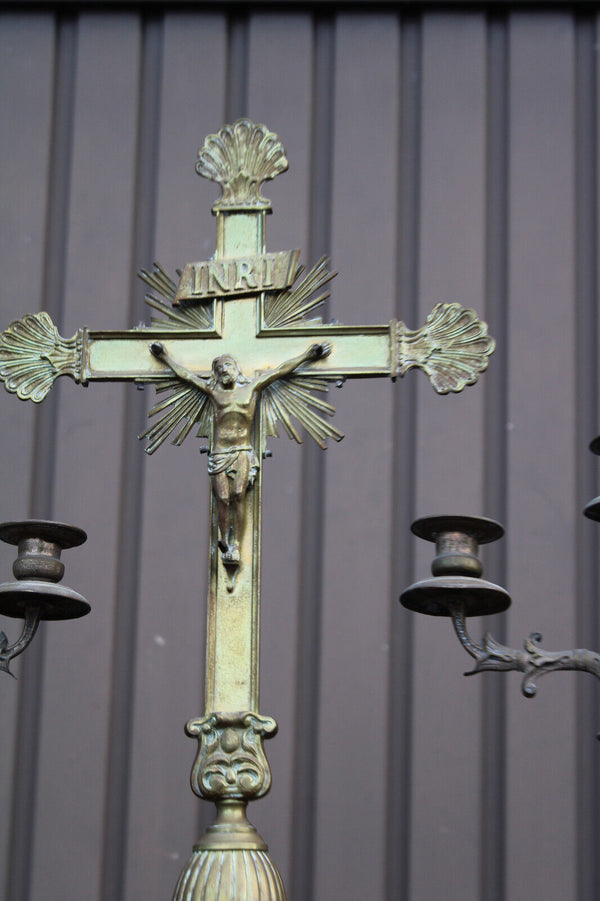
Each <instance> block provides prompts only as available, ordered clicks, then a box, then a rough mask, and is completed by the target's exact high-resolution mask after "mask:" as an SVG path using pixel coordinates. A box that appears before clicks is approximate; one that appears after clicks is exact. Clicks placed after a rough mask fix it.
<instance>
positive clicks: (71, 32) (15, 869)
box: [7, 16, 77, 901]
mask: <svg viewBox="0 0 600 901" xmlns="http://www.w3.org/2000/svg"><path fill="white" fill-rule="evenodd" d="M76 52H77V27H76V22H75V20H74V18H72V17H71V16H66V17H59V19H58V21H57V24H56V32H55V51H54V55H55V62H54V72H53V83H52V132H51V135H50V138H49V148H50V150H49V166H48V200H47V207H46V226H45V240H44V259H43V265H42V285H43V307H44V309H45V310H47V311H48V312H49V313H50V315H51V317H52V318H53V320H54V321H55V322H56V323H58V324H59V325H60V323H61V321H62V299H63V291H64V280H65V244H66V233H67V228H68V219H67V216H68V201H69V184H70V162H71V142H72V126H73V88H74V74H75V64H76ZM57 408H58V398H57V395H56V394H55V395H54V397H53V398H52V399H51V400H50V402H49V403H48V404H46V405H45V407H44V408H42V409H40V410H38V411H36V417H35V424H34V435H33V444H34V455H33V457H32V461H31V462H32V473H31V478H30V489H29V492H30V493H29V505H28V506H29V511H30V515H32V517H34V518H41V519H51V518H52V513H53V501H54V475H55V449H56V412H57ZM36 638H37V639H38V640H37V641H36V645H35V648H33V649H32V653H31V654H30V655H29V656H28V658H27V660H26V661H25V663H24V665H23V666H22V669H21V684H20V691H19V712H18V719H17V729H16V732H17V735H16V757H15V763H16V768H15V775H14V794H13V816H12V831H11V837H10V850H9V856H8V870H7V898H8V899H9V901H12V899H17V898H19V899H21V901H27V899H28V898H29V897H30V891H31V884H32V868H31V865H30V858H29V855H30V853H31V847H32V845H33V836H34V828H35V824H36V816H37V806H36V801H37V777H38V770H39V762H40V757H39V753H40V749H39V747H38V745H37V743H35V742H32V741H31V735H32V733H33V732H34V731H35V729H36V727H37V724H38V723H39V720H40V718H41V713H42V698H43V678H42V675H43V670H44V649H45V648H44V645H45V641H44V639H45V630H44V628H42V629H40V630H39V631H38V634H37V636H36Z"/></svg>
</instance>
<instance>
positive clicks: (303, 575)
mask: <svg viewBox="0 0 600 901" xmlns="http://www.w3.org/2000/svg"><path fill="white" fill-rule="evenodd" d="M334 52H335V26H334V22H333V19H332V18H331V17H330V16H328V15H320V14H319V15H317V16H316V17H315V24H314V35H313V57H312V65H313V71H312V120H311V127H310V140H311V151H310V171H311V173H312V175H311V184H310V195H309V230H308V241H307V247H306V255H307V259H309V260H315V261H316V260H317V259H319V257H320V256H323V255H325V254H329V253H330V247H331V165H332V153H333V136H332V123H333V114H334V111H333V64H334ZM328 309H329V308H328V304H327V303H325V305H324V309H323V319H324V321H327V320H328ZM324 470H325V460H324V459H323V456H322V453H321V451H320V449H319V448H318V447H317V446H316V445H315V444H314V443H313V442H307V443H306V444H305V445H304V448H303V450H302V476H301V478H302V488H301V491H302V506H301V509H300V516H301V526H300V547H299V560H300V566H299V572H298V582H299V586H298V596H299V602H300V606H299V609H298V639H297V646H296V647H297V650H296V654H297V667H298V674H297V677H296V679H297V682H296V703H295V707H296V711H302V716H301V717H300V718H298V716H297V715H296V723H295V739H294V744H295V755H294V764H293V766H294V772H295V783H294V792H293V798H292V811H291V815H292V818H293V823H294V831H293V834H292V857H291V864H290V881H289V886H288V890H289V893H290V896H291V897H295V898H308V897H311V896H312V895H313V892H314V890H315V884H314V879H315V868H316V848H315V838H316V828H315V827H316V822H315V818H316V798H317V791H318V772H317V755H318V743H319V737H320V736H319V727H318V723H319V709H320V708H319V703H320V698H319V678H320V672H321V606H322V582H323V539H324V534H323V514H324V510H323V498H324V479H325V471H324ZM307 718H309V721H310V722H311V724H312V729H311V730H310V734H309V735H308V737H307V736H306V720H307Z"/></svg>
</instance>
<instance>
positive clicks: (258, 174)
mask: <svg viewBox="0 0 600 901" xmlns="http://www.w3.org/2000/svg"><path fill="white" fill-rule="evenodd" d="M287 168H288V161H287V158H286V155H285V150H284V148H283V145H282V144H281V142H280V140H279V138H278V137H277V135H276V134H274V133H273V132H272V131H269V129H268V128H267V127H266V125H255V124H254V122H251V121H250V120H249V119H238V120H237V121H236V122H234V123H233V125H224V126H223V128H220V129H219V131H218V132H217V133H216V134H214V135H209V136H208V137H207V138H206V140H205V142H204V146H203V147H202V149H201V150H199V151H198V162H197V163H196V172H197V173H198V175H202V176H204V178H210V179H211V180H212V181H216V182H217V184H219V185H221V188H222V191H223V195H222V197H221V198H220V199H219V200H218V201H217V202H216V203H215V205H214V207H213V209H215V210H222V209H228V208H229V209H240V208H247V209H254V210H256V209H259V210H260V209H270V207H271V201H270V200H268V199H267V198H266V197H263V196H262V194H261V193H260V188H261V185H262V183H263V182H264V181H267V180H268V179H270V178H275V176H276V175H279V174H280V172H285V171H286V169H287Z"/></svg>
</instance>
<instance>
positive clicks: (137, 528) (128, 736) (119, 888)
mask: <svg viewBox="0 0 600 901" xmlns="http://www.w3.org/2000/svg"><path fill="white" fill-rule="evenodd" d="M162 25H163V23H162V18H161V17H160V15H159V16H154V15H151V14H150V15H148V16H147V17H144V18H143V19H142V34H141V55H140V69H139V76H138V78H139V81H138V99H137V111H136V119H137V142H136V153H135V163H134V166H135V184H134V195H133V196H134V218H133V223H132V236H131V256H132V264H133V265H132V268H131V274H130V280H129V318H130V320H133V321H135V317H136V313H137V312H138V310H139V309H140V306H141V304H140V297H141V296H143V293H144V292H143V289H142V288H141V286H139V285H138V281H137V273H136V261H137V260H140V259H148V258H149V257H150V256H151V255H152V251H153V249H154V222H155V216H156V171H157V168H158V153H157V148H158V130H159V122H160V83H161V69H162V30H163V28H162ZM143 400H144V398H143V396H142V395H138V396H136V395H135V393H133V392H132V391H129V392H128V393H127V395H126V399H125V409H124V417H123V420H124V425H125V428H124V432H123V444H122V457H121V471H120V479H121V484H122V485H123V486H124V488H125V490H124V491H123V498H122V504H121V509H120V515H119V523H118V526H117V541H118V557H117V562H116V586H115V605H116V618H115V632H114V638H113V662H112V666H113V673H112V678H113V685H112V697H111V702H110V705H111V706H110V722H109V733H108V749H107V758H108V760H107V773H106V784H105V804H106V806H105V813H104V838H103V849H102V883H101V888H100V897H101V898H102V899H103V901H109V899H110V901H113V899H114V898H120V897H122V895H123V890H124V882H125V876H126V866H127V864H126V861H127V845H128V843H127V825H128V818H129V801H130V795H129V782H130V778H131V771H132V760H131V746H132V717H131V705H132V700H133V684H134V675H135V647H136V638H137V621H138V604H139V580H140V569H139V567H140V542H141V531H142V512H143V493H142V488H143V474H144V471H143V462H142V461H143V451H142V448H141V445H140V444H139V442H138V441H137V434H139V433H140V432H142V431H143V428H144V423H145V415H144V414H145V407H144V404H143Z"/></svg>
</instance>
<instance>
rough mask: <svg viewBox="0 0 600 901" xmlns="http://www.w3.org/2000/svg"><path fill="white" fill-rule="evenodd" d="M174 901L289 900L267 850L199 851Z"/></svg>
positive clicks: (187, 869) (180, 879) (193, 855)
mask: <svg viewBox="0 0 600 901" xmlns="http://www.w3.org/2000/svg"><path fill="white" fill-rule="evenodd" d="M173 901H286V897H285V889H284V887H283V882H282V881H281V876H280V875H279V873H278V871H277V868H276V867H275V865H274V864H273V862H272V861H271V859H270V858H269V855H268V854H267V853H266V851H257V850H249V849H245V850H237V851H233V850H229V849H227V850H224V849H206V848H198V849H195V850H194V851H193V852H192V856H191V857H190V859H189V860H188V862H187V866H186V867H185V869H184V871H183V873H182V874H181V876H180V877H179V882H178V883H177V888H176V889H175V894H174V896H173Z"/></svg>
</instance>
